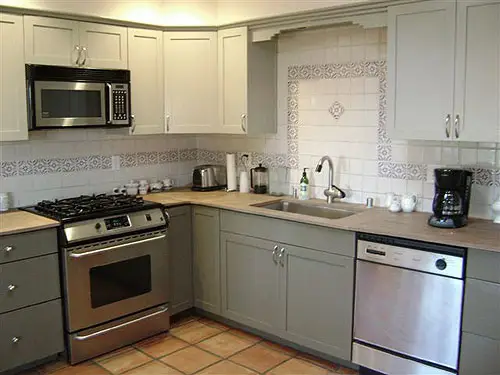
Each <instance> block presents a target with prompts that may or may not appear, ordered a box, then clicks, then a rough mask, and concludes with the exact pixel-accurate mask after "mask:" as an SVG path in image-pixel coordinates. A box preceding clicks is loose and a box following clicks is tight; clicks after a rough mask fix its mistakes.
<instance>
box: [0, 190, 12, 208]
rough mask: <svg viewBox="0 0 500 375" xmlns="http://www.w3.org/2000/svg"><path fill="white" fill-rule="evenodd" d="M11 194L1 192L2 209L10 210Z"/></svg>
mask: <svg viewBox="0 0 500 375" xmlns="http://www.w3.org/2000/svg"><path fill="white" fill-rule="evenodd" d="M9 195H10V194H9V193H0V211H8V210H9V209H10V196H9Z"/></svg>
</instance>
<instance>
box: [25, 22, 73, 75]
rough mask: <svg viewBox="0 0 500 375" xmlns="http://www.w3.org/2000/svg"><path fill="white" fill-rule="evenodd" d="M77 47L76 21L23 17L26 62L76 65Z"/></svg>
mask: <svg viewBox="0 0 500 375" xmlns="http://www.w3.org/2000/svg"><path fill="white" fill-rule="evenodd" d="M79 44H80V39H79V35H78V22H75V21H68V20H61V19H57V18H48V17H32V16H24V50H25V61H26V63H28V64H45V65H66V66H76V65H77V60H78V58H79V53H78V51H77V49H78V48H79ZM17 48H19V45H18V46H17Z"/></svg>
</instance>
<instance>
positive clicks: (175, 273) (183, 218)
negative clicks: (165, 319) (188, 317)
mask: <svg viewBox="0 0 500 375" xmlns="http://www.w3.org/2000/svg"><path fill="white" fill-rule="evenodd" d="M168 213H169V215H170V225H169V227H168V248H169V254H170V262H169V267H170V270H169V279H170V314H176V313H178V312H181V311H184V310H186V309H189V308H191V307H193V247H192V240H191V207H189V206H182V207H174V208H172V209H168Z"/></svg>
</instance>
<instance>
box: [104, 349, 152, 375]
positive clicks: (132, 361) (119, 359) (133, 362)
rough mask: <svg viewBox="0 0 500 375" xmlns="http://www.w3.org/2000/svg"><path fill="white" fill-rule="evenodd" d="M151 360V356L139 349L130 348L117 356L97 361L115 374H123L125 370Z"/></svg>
mask: <svg viewBox="0 0 500 375" xmlns="http://www.w3.org/2000/svg"><path fill="white" fill-rule="evenodd" d="M151 360H152V359H151V358H150V357H148V356H147V355H146V354H144V353H141V352H140V351H138V350H137V349H135V348H129V350H127V351H123V352H121V353H119V354H117V355H115V356H112V357H109V358H106V359H104V360H102V359H100V360H98V361H97V363H99V365H101V366H102V367H104V368H105V369H106V370H108V371H110V372H112V373H113V374H121V373H123V372H125V371H128V370H130V369H133V368H135V367H139V366H140V365H143V364H145V363H147V362H150V361H151Z"/></svg>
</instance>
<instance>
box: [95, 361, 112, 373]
mask: <svg viewBox="0 0 500 375" xmlns="http://www.w3.org/2000/svg"><path fill="white" fill-rule="evenodd" d="M91 363H93V364H94V365H96V366H97V367H100V368H101V369H103V370H104V371H106V372H107V373H108V374H111V375H114V374H113V373H112V372H111V371H109V370H108V369H107V368H106V367H104V366H102V365H101V364H99V363H98V362H96V361H94V360H91Z"/></svg>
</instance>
